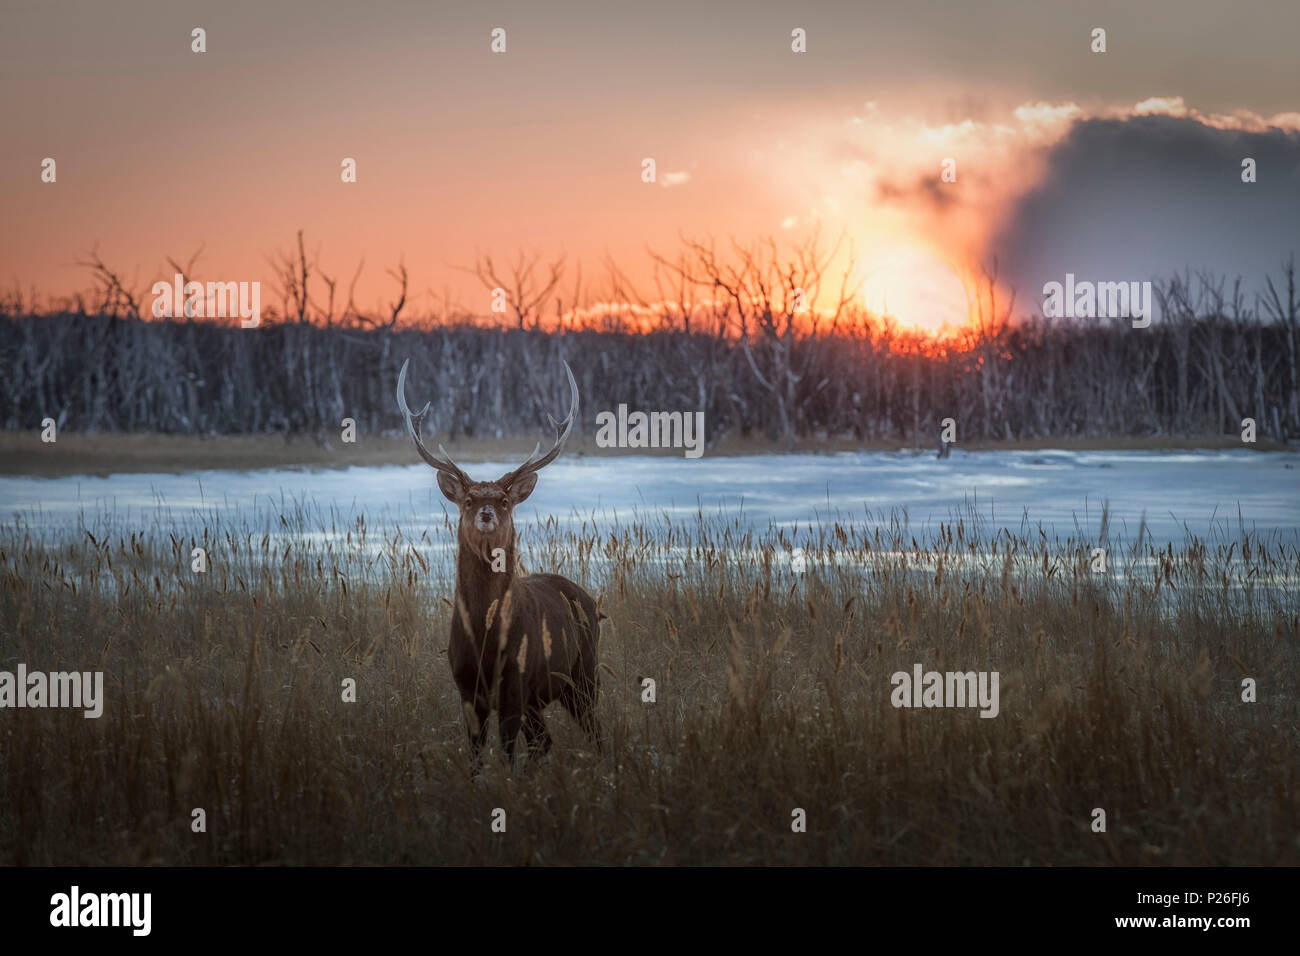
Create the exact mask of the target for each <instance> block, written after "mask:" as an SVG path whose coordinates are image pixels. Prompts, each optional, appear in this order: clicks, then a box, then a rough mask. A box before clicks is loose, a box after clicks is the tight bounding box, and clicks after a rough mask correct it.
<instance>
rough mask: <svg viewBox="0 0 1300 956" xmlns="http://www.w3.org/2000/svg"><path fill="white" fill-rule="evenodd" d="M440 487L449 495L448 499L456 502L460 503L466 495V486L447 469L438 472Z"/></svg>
mask: <svg viewBox="0 0 1300 956" xmlns="http://www.w3.org/2000/svg"><path fill="white" fill-rule="evenodd" d="M438 487H439V488H441V489H442V493H443V494H444V495H446V496H447V500H448V501H451V502H454V503H455V504H460V500H461V499H462V498H464V497H465V486H464V485H463V484H461V481H460V479H459V478H457V477H456V476H455V475H449V474H447V472H445V471H440V472H438Z"/></svg>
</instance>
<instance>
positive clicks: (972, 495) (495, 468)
mask: <svg viewBox="0 0 1300 956" xmlns="http://www.w3.org/2000/svg"><path fill="white" fill-rule="evenodd" d="M514 464H515V463H514V462H504V461H503V462H497V463H486V464H474V465H472V466H467V468H466V470H467V471H469V472H470V474H471V475H473V476H474V477H482V478H495V477H497V476H498V475H500V474H501V473H503V472H504V471H507V470H508V469H509V468H511V467H513V466H514ZM1106 502H1109V506H1110V534H1111V537H1112V539H1116V538H1117V539H1122V540H1131V539H1132V537H1133V536H1135V535H1136V533H1137V529H1138V526H1139V523H1140V522H1141V521H1142V519H1143V517H1144V516H1145V521H1146V529H1147V533H1148V534H1149V535H1150V536H1151V538H1152V539H1153V540H1154V541H1155V542H1157V543H1162V542H1170V541H1172V542H1181V541H1183V540H1184V538H1185V536H1186V534H1187V533H1188V532H1190V533H1192V534H1195V535H1197V536H1200V537H1203V538H1216V537H1228V538H1232V537H1235V536H1236V535H1238V534H1239V533H1240V531H1241V529H1242V528H1245V529H1247V530H1252V531H1253V532H1255V533H1259V534H1265V535H1270V536H1272V535H1274V534H1276V535H1280V536H1281V537H1282V538H1283V540H1286V541H1289V542H1295V541H1296V540H1297V537H1298V535H1297V532H1298V531H1300V454H1297V453H1294V452H1250V451H1244V450H1243V451H1193V452H1144V451H1133V452H1113V451H1094V452H1066V451H985V452H970V453H967V452H963V451H961V450H954V451H953V454H952V457H950V458H949V459H946V460H942V461H940V460H937V459H936V458H935V456H934V454H933V453H926V454H922V455H913V454H910V453H853V454H838V455H766V456H749V457H734V458H733V457H718V458H709V457H704V458H700V459H694V460H690V459H685V458H669V457H655V458H652V457H632V456H628V457H595V458H588V457H575V456H572V455H570V456H568V457H564V458H561V459H560V460H558V461H556V462H555V463H553V464H552V465H550V466H549V467H548V468H547V469H546V470H545V471H544V472H543V473H542V476H541V480H540V482H539V483H538V487H537V490H536V492H534V494H533V496H532V497H531V498H530V499H529V500H528V501H527V502H525V503H524V505H522V506H521V508H520V512H519V515H518V516H517V524H519V525H521V527H522V526H527V525H528V524H529V523H530V522H535V521H539V520H542V519H543V518H544V517H545V516H547V515H554V516H556V517H557V518H560V519H561V520H564V521H566V522H567V521H580V520H581V519H582V518H584V517H590V516H592V515H596V516H598V517H600V518H601V519H602V520H605V521H610V520H617V521H620V522H627V521H631V520H634V519H636V518H638V517H642V518H645V517H654V516H658V515H668V516H669V517H670V518H671V519H672V520H673V521H674V523H676V522H692V521H695V520H696V518H697V515H699V514H703V515H704V516H706V517H711V518H712V517H718V516H719V515H723V516H726V517H727V518H729V519H736V520H739V521H741V523H743V524H748V525H755V526H758V527H760V528H765V527H767V526H769V524H773V523H774V524H777V525H783V526H791V525H794V524H796V523H797V524H798V525H800V526H806V525H808V524H809V523H816V522H818V521H827V520H837V521H841V522H843V521H852V522H855V523H867V524H874V523H880V522H882V521H884V520H886V519H887V516H888V514H889V512H890V511H891V510H893V509H905V510H906V514H907V520H908V523H909V528H910V529H911V530H912V532H913V533H916V534H917V535H918V536H920V535H921V534H923V533H924V532H926V531H927V530H932V529H933V528H934V527H935V526H936V524H937V523H938V522H941V521H946V520H948V519H950V518H951V519H955V518H957V517H963V518H965V519H966V520H967V522H968V523H969V522H970V520H971V516H972V514H975V515H978V516H979V518H980V520H981V523H982V524H983V526H984V527H985V528H986V529H988V530H996V529H998V528H1007V529H1010V530H1011V531H1013V532H1022V531H1025V530H1027V529H1028V530H1035V529H1037V528H1038V527H1039V526H1040V525H1041V526H1042V528H1043V529H1044V530H1045V531H1046V532H1047V533H1048V534H1049V535H1059V536H1061V537H1063V538H1064V537H1066V536H1068V535H1070V534H1074V533H1075V532H1076V530H1081V531H1085V532H1089V533H1092V534H1095V533H1096V532H1097V530H1098V527H1099V524H1100V520H1101V512H1102V506H1103V503H1106ZM296 503H299V504H305V505H307V506H308V507H309V509H310V510H312V511H313V512H315V513H319V514H321V515H330V516H333V517H334V518H335V520H336V521H337V522H338V524H339V525H340V526H345V525H346V524H348V523H349V522H351V521H352V520H354V519H355V518H356V516H357V515H358V514H361V513H364V515H365V518H366V522H367V525H368V527H370V528H371V529H377V528H380V527H383V526H385V525H389V524H392V523H397V522H400V523H401V524H402V526H403V528H404V529H407V530H410V529H412V528H415V529H418V528H420V527H422V526H429V525H437V526H441V525H442V516H443V512H444V505H445V502H444V500H443V498H442V496H441V494H440V493H439V492H438V491H437V489H436V486H435V485H434V481H433V473H432V471H431V470H430V469H429V468H427V467H426V466H424V465H413V466H410V467H392V466H389V467H365V468H347V469H320V470H288V469H286V470H271V471H244V472H240V471H201V472H188V473H185V474H179V475H172V474H123V475H111V476H109V477H106V478H99V477H84V476H83V477H65V478H14V477H7V478H0V515H4V520H5V523H6V524H12V523H13V522H15V521H21V522H23V523H24V524H25V525H27V526H28V527H30V528H32V529H33V530H34V531H39V532H44V533H49V534H61V533H67V532H75V531H77V530H79V529H80V528H82V527H87V528H93V527H103V526H105V522H108V523H110V524H111V526H112V527H113V529H114V530H115V531H122V530H124V529H127V530H129V529H133V528H135V529H140V530H147V529H155V530H165V529H168V528H174V529H176V530H180V529H182V528H185V527H192V526H193V525H194V524H196V523H197V522H200V521H202V520H204V518H205V517H207V516H213V515H219V514H222V513H223V512H224V513H229V512H230V511H231V510H232V509H238V510H239V512H240V513H241V515H243V516H245V517H247V516H248V515H249V514H250V513H256V514H259V515H264V516H270V517H275V516H277V515H278V514H279V513H281V512H284V511H287V510H289V509H292V508H293V507H294V506H295V504H296Z"/></svg>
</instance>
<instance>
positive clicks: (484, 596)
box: [397, 364, 604, 766]
mask: <svg viewBox="0 0 1300 956" xmlns="http://www.w3.org/2000/svg"><path fill="white" fill-rule="evenodd" d="M406 368H407V366H406V365H403V366H402V372H401V375H400V376H399V377H398V385H397V397H398V404H399V406H400V407H401V409H402V412H403V415H404V416H405V418H406V422H407V429H408V431H410V433H411V436H412V437H413V438H414V440H415V443H416V449H417V450H418V451H419V452H420V455H421V456H422V457H423V458H424V459H425V461H426V462H427V463H428V464H430V465H431V466H433V467H434V468H436V469H437V470H438V487H439V488H440V489H441V490H442V493H443V494H444V495H445V496H446V497H447V499H448V500H450V501H452V502H453V503H455V504H456V505H457V506H458V507H459V509H460V521H459V523H458V525H457V531H456V535H457V546H458V548H457V555H456V594H455V601H454V602H453V608H452V615H451V640H450V643H449V644H448V648H447V657H448V660H449V662H450V664H451V672H452V677H453V679H454V680H455V683H456V688H457V690H458V691H459V693H460V699H461V707H462V709H463V711H464V715H465V725H466V729H467V731H468V733H469V742H470V751H471V759H472V760H473V762H474V764H475V765H476V766H477V763H478V760H479V757H480V755H481V753H482V749H483V745H484V743H485V742H486V740H487V725H488V717H489V715H490V713H491V711H492V710H493V709H495V710H496V711H497V718H498V723H499V729H500V734H501V746H502V749H503V750H504V751H505V753H506V756H507V758H508V759H509V760H510V762H511V764H512V765H513V763H514V761H515V741H516V738H517V737H518V735H519V732H520V730H522V731H523V734H524V739H525V741H526V743H527V745H528V749H529V752H530V753H532V754H539V755H540V754H545V753H546V752H547V751H549V750H550V747H551V737H550V734H549V733H547V730H546V724H545V723H544V721H543V720H542V709H543V708H544V707H546V705H547V704H549V703H551V702H552V701H555V700H558V701H560V702H561V703H562V704H563V705H564V707H565V709H566V710H568V711H569V713H570V714H572V715H573V717H574V719H575V720H577V721H578V723H579V725H580V726H581V727H582V729H583V730H584V731H585V732H586V733H587V734H588V735H589V736H590V737H591V738H592V740H593V742H594V743H595V745H596V747H597V749H600V747H601V737H600V727H599V724H598V722H597V720H596V700H597V696H598V692H599V681H598V676H597V672H596V667H597V663H598V662H597V646H598V641H599V635H600V619H601V618H602V617H603V616H604V615H602V614H601V613H600V612H599V610H598V608H597V605H596V601H595V600H594V599H593V598H592V597H591V595H590V594H588V593H587V592H586V591H585V590H584V589H583V588H582V587H581V586H580V585H578V584H575V583H574V582H572V581H570V580H569V579H567V578H564V577H561V576H560V575H558V574H529V575H520V574H518V573H517V567H516V547H515V529H514V509H515V506H517V505H518V504H519V503H520V502H522V501H523V500H524V499H525V498H527V497H528V495H529V494H531V493H532V490H533V488H534V487H535V486H536V484H537V471H538V470H540V469H541V468H543V467H544V466H545V465H547V464H549V463H550V462H551V461H552V460H554V458H555V457H556V456H557V455H558V454H559V451H560V448H561V447H562V446H563V443H564V440H565V439H566V438H567V437H568V434H569V431H570V430H571V429H572V427H573V419H574V416H575V415H576V413H577V406H578V389H577V384H576V382H574V380H573V373H572V372H571V371H569V367H568V365H567V364H566V365H565V371H566V372H567V373H568V377H569V384H570V388H571V390H572V405H571V408H570V411H569V415H568V417H567V419H566V422H565V424H566V427H565V429H564V432H563V434H561V435H560V436H559V437H558V438H557V440H556V442H555V446H554V447H553V448H552V449H551V451H550V452H548V453H547V454H546V455H544V456H541V457H539V456H538V455H537V449H535V450H534V451H533V454H532V455H530V456H529V458H528V460H527V461H525V462H524V464H523V465H521V466H519V468H516V469H515V470H514V471H512V472H509V473H508V474H506V475H504V476H502V477H501V478H499V479H498V480H496V481H491V482H476V481H471V480H470V479H469V477H468V476H467V475H466V474H465V473H464V472H463V471H461V470H460V468H459V467H458V466H456V464H455V463H454V462H452V461H451V459H450V457H449V456H448V455H447V453H446V451H445V450H444V449H442V447H441V446H439V449H438V450H439V451H440V452H441V453H442V458H441V459H440V458H438V456H435V455H433V454H432V452H429V451H428V449H426V448H425V447H424V444H423V442H422V441H421V440H420V436H419V431H418V422H419V419H420V418H422V417H423V416H424V414H425V413H426V412H427V411H428V409H429V406H428V405H426V406H425V407H424V409H423V410H422V411H421V412H420V413H419V415H413V414H412V413H411V412H410V410H409V409H408V408H407V407H406V399H405V392H404V385H405V381H406ZM539 447H540V446H539Z"/></svg>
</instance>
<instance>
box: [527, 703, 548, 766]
mask: <svg viewBox="0 0 1300 956" xmlns="http://www.w3.org/2000/svg"><path fill="white" fill-rule="evenodd" d="M524 740H525V741H526V742H527V744H528V755H529V756H530V757H544V756H546V755H547V754H548V753H550V752H551V735H550V733H549V732H548V731H547V729H546V722H545V721H544V720H542V712H541V711H540V710H539V709H537V708H536V707H532V708H529V709H528V711H527V712H526V713H525V714H524Z"/></svg>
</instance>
